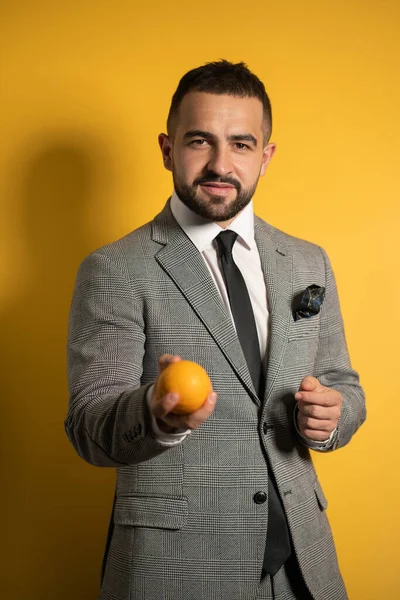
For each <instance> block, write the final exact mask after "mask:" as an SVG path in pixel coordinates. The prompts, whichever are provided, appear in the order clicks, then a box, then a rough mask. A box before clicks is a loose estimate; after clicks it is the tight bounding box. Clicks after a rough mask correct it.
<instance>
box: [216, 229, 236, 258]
mask: <svg viewBox="0 0 400 600" xmlns="http://www.w3.org/2000/svg"><path fill="white" fill-rule="evenodd" d="M237 236H238V234H237V233H236V232H235V231H231V230H230V229H225V231H221V233H219V234H218V235H217V237H216V238H215V239H216V241H217V244H218V247H219V249H220V251H221V252H222V253H223V254H225V255H228V254H232V248H233V244H234V243H235V242H236V238H237Z"/></svg>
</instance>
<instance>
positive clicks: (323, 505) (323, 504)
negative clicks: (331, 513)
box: [314, 480, 328, 510]
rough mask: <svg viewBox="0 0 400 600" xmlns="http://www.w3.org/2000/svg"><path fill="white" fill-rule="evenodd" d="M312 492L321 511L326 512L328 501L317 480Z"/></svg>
mask: <svg viewBox="0 0 400 600" xmlns="http://www.w3.org/2000/svg"><path fill="white" fill-rule="evenodd" d="M314 492H315V495H316V496H317V501H318V504H319V507H320V509H321V510H326V509H327V508H328V500H327V499H326V496H325V494H324V492H323V490H322V487H321V484H320V482H319V481H318V480H317V481H316V482H315V484H314Z"/></svg>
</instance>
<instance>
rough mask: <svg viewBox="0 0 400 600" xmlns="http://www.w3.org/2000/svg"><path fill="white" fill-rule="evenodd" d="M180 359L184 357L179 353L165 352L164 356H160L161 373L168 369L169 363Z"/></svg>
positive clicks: (159, 366) (159, 367)
mask: <svg viewBox="0 0 400 600" xmlns="http://www.w3.org/2000/svg"><path fill="white" fill-rule="evenodd" d="M179 360H182V358H181V357H180V356H178V355H177V354H163V355H162V356H160V358H159V359H158V369H159V371H160V373H161V372H162V371H164V369H166V368H167V367H168V365H170V364H172V363H174V362H178V361H179Z"/></svg>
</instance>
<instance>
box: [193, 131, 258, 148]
mask: <svg viewBox="0 0 400 600" xmlns="http://www.w3.org/2000/svg"><path fill="white" fill-rule="evenodd" d="M183 137H184V139H191V138H194V137H201V138H204V139H205V140H212V141H215V140H216V139H217V136H216V135H214V134H213V133H211V132H210V131H202V130H201V129H190V130H189V131H187V132H186V133H185V134H184V136H183ZM227 140H228V142H250V143H251V144H253V146H255V147H257V140H256V138H255V137H254V135H252V134H251V133H236V134H234V135H228V138H227Z"/></svg>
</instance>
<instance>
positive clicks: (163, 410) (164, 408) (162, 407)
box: [152, 394, 179, 420]
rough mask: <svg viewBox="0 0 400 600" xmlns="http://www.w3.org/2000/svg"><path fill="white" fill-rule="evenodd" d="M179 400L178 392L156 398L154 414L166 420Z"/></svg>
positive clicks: (153, 406) (157, 417) (153, 405)
mask: <svg viewBox="0 0 400 600" xmlns="http://www.w3.org/2000/svg"><path fill="white" fill-rule="evenodd" d="M178 402H179V395H178V394H166V396H163V397H162V398H154V399H153V403H152V412H153V415H154V416H155V418H156V419H162V420H164V418H165V416H166V415H168V414H169V413H170V412H171V410H173V409H174V408H175V406H176V405H177V404H178Z"/></svg>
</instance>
